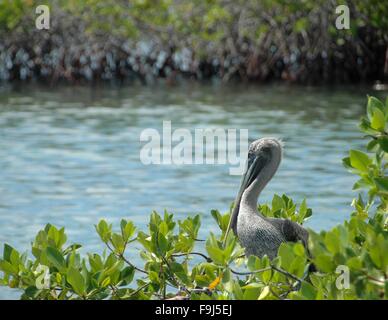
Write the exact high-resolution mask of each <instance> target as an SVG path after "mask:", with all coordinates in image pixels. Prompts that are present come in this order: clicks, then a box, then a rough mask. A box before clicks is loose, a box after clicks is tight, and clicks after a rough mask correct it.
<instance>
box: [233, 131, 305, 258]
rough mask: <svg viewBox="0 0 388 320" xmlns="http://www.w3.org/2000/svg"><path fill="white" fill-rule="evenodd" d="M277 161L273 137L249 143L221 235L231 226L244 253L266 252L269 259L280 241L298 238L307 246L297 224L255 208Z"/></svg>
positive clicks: (277, 143)
mask: <svg viewBox="0 0 388 320" xmlns="http://www.w3.org/2000/svg"><path fill="white" fill-rule="evenodd" d="M281 160H282V143H281V141H279V140H277V139H274V138H263V139H259V140H256V141H254V142H252V143H251V145H250V146H249V151H248V159H247V167H246V171H245V174H244V175H243V178H242V181H241V186H240V190H239V191H238V194H237V197H236V200H235V202H234V208H233V211H232V214H231V217H230V221H229V225H228V228H227V231H226V234H225V239H226V237H227V235H228V233H229V231H230V229H232V230H233V232H234V234H235V235H236V236H237V238H238V239H239V241H240V243H241V245H242V246H243V247H244V248H245V253H246V255H247V256H250V255H255V256H258V257H263V256H264V255H267V256H268V257H269V258H270V259H273V258H275V257H276V256H277V252H278V248H279V246H280V244H281V243H283V242H287V241H292V242H296V241H301V242H302V243H303V245H304V246H305V247H306V248H307V240H308V235H309V234H308V232H307V230H306V229H304V228H303V227H302V226H301V225H299V224H297V223H295V222H292V221H290V220H287V219H276V218H267V217H264V216H263V215H262V214H261V213H260V212H258V210H257V200H258V197H259V195H260V193H261V191H262V190H263V189H264V188H265V186H266V185H267V183H268V182H269V181H270V180H271V179H272V177H273V176H274V174H275V173H276V171H277V169H278V167H279V164H280V162H281Z"/></svg>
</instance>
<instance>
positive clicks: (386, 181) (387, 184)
mask: <svg viewBox="0 0 388 320" xmlns="http://www.w3.org/2000/svg"><path fill="white" fill-rule="evenodd" d="M374 181H375V183H376V186H377V188H378V189H379V191H382V192H388V177H381V178H375V179H374Z"/></svg>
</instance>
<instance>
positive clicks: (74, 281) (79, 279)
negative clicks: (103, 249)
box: [66, 267, 85, 296]
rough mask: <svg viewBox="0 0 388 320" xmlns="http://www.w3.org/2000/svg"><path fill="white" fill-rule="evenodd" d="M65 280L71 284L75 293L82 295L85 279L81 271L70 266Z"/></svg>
mask: <svg viewBox="0 0 388 320" xmlns="http://www.w3.org/2000/svg"><path fill="white" fill-rule="evenodd" d="M66 279H67V282H68V283H69V284H70V285H71V286H72V288H73V289H74V291H75V293H77V294H78V295H79V296H83V295H84V293H85V279H84V278H83V276H82V274H81V272H79V270H78V269H76V268H74V267H70V268H69V270H68V271H67V274H66Z"/></svg>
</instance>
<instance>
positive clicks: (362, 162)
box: [349, 150, 371, 172]
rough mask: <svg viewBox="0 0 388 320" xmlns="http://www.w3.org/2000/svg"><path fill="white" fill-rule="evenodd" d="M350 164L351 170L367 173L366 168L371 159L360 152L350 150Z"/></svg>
mask: <svg viewBox="0 0 388 320" xmlns="http://www.w3.org/2000/svg"><path fill="white" fill-rule="evenodd" d="M349 154H350V164H351V166H352V167H353V168H355V169H358V170H360V171H362V172H366V171H368V166H369V165H370V164H371V159H370V158H369V157H368V155H367V154H365V153H364V152H362V151H358V150H350V153H349Z"/></svg>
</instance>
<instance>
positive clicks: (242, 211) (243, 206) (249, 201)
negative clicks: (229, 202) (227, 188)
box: [239, 162, 279, 219]
mask: <svg viewBox="0 0 388 320" xmlns="http://www.w3.org/2000/svg"><path fill="white" fill-rule="evenodd" d="M278 165H279V164H278V163H274V162H270V163H269V164H268V165H267V166H265V167H264V168H263V170H262V171H261V172H260V173H259V175H258V176H257V177H256V179H255V181H254V182H253V183H252V184H251V185H250V186H249V187H248V188H246V189H245V191H244V193H243V194H242V197H241V202H240V208H239V215H252V214H254V215H257V214H258V212H257V201H258V198H259V196H260V194H261V192H262V191H263V189H264V188H265V186H266V185H267V184H268V182H269V181H271V179H272V177H273V176H274V174H275V173H276V170H277V169H278ZM259 216H260V217H262V218H263V219H264V216H263V215H262V214H261V213H259Z"/></svg>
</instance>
